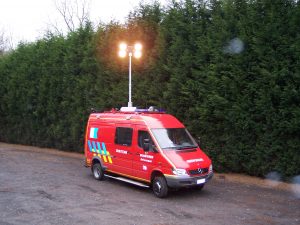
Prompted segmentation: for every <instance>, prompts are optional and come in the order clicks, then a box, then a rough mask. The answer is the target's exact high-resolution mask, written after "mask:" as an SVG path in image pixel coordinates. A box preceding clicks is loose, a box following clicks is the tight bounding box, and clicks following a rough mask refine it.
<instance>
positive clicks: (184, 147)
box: [176, 145, 197, 150]
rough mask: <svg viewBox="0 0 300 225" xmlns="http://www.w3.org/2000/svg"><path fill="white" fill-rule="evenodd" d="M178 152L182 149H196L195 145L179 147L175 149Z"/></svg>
mask: <svg viewBox="0 0 300 225" xmlns="http://www.w3.org/2000/svg"><path fill="white" fill-rule="evenodd" d="M176 148H177V149H178V150H183V149H190V148H197V146H196V145H188V146H181V147H176Z"/></svg>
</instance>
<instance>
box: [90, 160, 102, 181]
mask: <svg viewBox="0 0 300 225" xmlns="http://www.w3.org/2000/svg"><path fill="white" fill-rule="evenodd" d="M92 173H93V176H94V178H95V179H96V180H103V178H104V172H103V169H102V167H101V165H100V163H95V164H94V165H93V167H92Z"/></svg>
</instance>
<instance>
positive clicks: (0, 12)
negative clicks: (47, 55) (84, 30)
mask: <svg viewBox="0 0 300 225" xmlns="http://www.w3.org/2000/svg"><path fill="white" fill-rule="evenodd" d="M55 1H66V0H0V31H4V32H5V34H6V36H9V37H11V39H12V41H13V43H14V45H16V43H18V42H20V41H29V42H30V41H35V40H36V39H38V38H41V37H43V35H44V34H45V31H46V30H49V29H52V28H51V25H53V24H57V26H58V27H59V28H63V27H64V23H63V22H62V17H61V16H59V13H58V11H57V9H56V6H55ZM67 1H76V0H67ZM78 1H83V0H78ZM86 1H88V2H90V7H89V12H90V18H91V20H92V21H93V22H96V23H97V22H100V21H101V22H105V23H106V22H109V21H110V20H112V19H114V20H118V21H120V22H124V20H125V17H126V16H127V15H128V13H129V11H131V10H133V9H134V7H136V6H138V4H139V2H140V0H86ZM143 2H151V0H144V1H143ZM164 2H166V0H162V1H161V3H164Z"/></svg>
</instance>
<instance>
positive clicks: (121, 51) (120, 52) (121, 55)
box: [119, 50, 126, 58]
mask: <svg viewBox="0 0 300 225" xmlns="http://www.w3.org/2000/svg"><path fill="white" fill-rule="evenodd" d="M125 56H126V51H125V50H120V51H119V57H121V58H124V57H125Z"/></svg>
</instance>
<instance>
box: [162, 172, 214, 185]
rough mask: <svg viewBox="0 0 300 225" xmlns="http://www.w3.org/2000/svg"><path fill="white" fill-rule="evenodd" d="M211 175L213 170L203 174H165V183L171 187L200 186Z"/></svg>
mask: <svg viewBox="0 0 300 225" xmlns="http://www.w3.org/2000/svg"><path fill="white" fill-rule="evenodd" d="M212 177H213V172H211V173H208V174H207V175H204V176H195V177H194V176H193V177H192V176H174V175H167V174H165V178H166V181H167V184H168V186H169V187H171V188H182V187H193V186H201V185H204V184H205V183H207V182H208V181H209V180H210V179H211V178H212Z"/></svg>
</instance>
